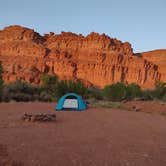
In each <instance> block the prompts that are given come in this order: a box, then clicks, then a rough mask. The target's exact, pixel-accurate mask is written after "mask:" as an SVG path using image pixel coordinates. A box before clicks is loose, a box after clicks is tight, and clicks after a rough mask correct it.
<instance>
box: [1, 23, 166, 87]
mask: <svg viewBox="0 0 166 166" xmlns="http://www.w3.org/2000/svg"><path fill="white" fill-rule="evenodd" d="M163 60H164V63H163ZM165 60H166V50H161V51H160V50H158V51H152V52H147V53H140V54H134V53H133V50H132V47H131V44H130V43H128V42H125V43H122V42H121V41H119V40H117V39H112V38H110V37H109V36H107V35H105V34H101V35H100V34H98V33H94V32H92V33H90V34H89V35H87V36H83V35H81V34H80V35H77V34H74V33H71V32H62V33H61V34H54V33H53V32H51V33H49V34H45V35H44V36H41V35H40V34H39V33H37V32H35V31H34V30H32V29H28V28H25V27H21V26H9V27H6V28H4V29H3V30H1V31H0V61H2V64H3V68H4V73H3V78H4V80H5V81H6V82H12V81H15V80H17V79H21V80H25V81H27V82H30V83H34V84H40V76H41V74H42V73H48V74H50V75H57V76H58V77H59V78H60V79H71V80H76V79H81V80H82V81H83V82H84V83H85V84H86V85H88V86H89V85H94V86H97V87H100V88H102V87H104V86H105V85H108V84H112V83H116V82H119V81H123V82H125V83H127V84H129V83H132V82H135V83H137V84H139V85H140V86H141V87H142V88H153V87H154V83H155V82H156V81H166V72H165V68H166V67H165V65H164V64H166V63H165Z"/></svg>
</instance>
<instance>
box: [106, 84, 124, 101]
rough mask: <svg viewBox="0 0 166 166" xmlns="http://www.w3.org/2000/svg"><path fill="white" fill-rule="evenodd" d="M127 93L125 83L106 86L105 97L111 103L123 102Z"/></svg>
mask: <svg viewBox="0 0 166 166" xmlns="http://www.w3.org/2000/svg"><path fill="white" fill-rule="evenodd" d="M126 93H127V89H126V85H125V84H124V83H123V82H118V83H116V84H112V85H108V86H105V87H104V89H103V94H104V96H105V97H106V98H107V99H109V100H111V101H122V100H124V99H125V97H126Z"/></svg>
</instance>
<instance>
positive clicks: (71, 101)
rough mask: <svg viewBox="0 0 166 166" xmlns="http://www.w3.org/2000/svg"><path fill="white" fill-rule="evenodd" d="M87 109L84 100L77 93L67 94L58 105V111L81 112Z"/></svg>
mask: <svg viewBox="0 0 166 166" xmlns="http://www.w3.org/2000/svg"><path fill="white" fill-rule="evenodd" d="M85 109H87V106H86V104H85V103H84V101H83V100H82V98H81V97H80V96H78V95H77V94H75V93H67V94H65V95H64V96H62V97H61V98H60V99H59V101H58V103H57V105H56V110H57V111H61V110H75V111H80V110H85Z"/></svg>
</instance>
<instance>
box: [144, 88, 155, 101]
mask: <svg viewBox="0 0 166 166" xmlns="http://www.w3.org/2000/svg"><path fill="white" fill-rule="evenodd" d="M141 100H144V101H148V100H153V94H152V91H151V90H148V89H146V90H142V91H141Z"/></svg>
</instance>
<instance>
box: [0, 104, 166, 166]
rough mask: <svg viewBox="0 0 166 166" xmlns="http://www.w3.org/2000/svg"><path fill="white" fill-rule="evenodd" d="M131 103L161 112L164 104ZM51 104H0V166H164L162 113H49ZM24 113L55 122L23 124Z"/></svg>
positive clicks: (165, 133) (165, 135)
mask: <svg viewBox="0 0 166 166" xmlns="http://www.w3.org/2000/svg"><path fill="white" fill-rule="evenodd" d="M145 103H146V104H145ZM128 104H129V105H130V104H131V105H132V104H133V103H128ZM135 104H137V106H140V107H141V109H142V110H144V109H149V110H150V109H152V108H155V109H156V111H158V110H157V109H160V107H161V108H162V109H163V110H165V111H166V105H165V104H164V105H163V104H162V105H160V106H157V105H158V103H153V105H152V103H151V102H140V103H134V105H135ZM54 106H55V104H53V103H1V104H0V166H7V165H8V166H9V165H12V166H22V165H23V166H148V165H149V166H166V116H164V115H160V114H153V113H151V114H148V113H145V112H133V111H123V110H118V109H92V108H91V109H88V110H87V111H82V112H72V111H70V112H67V111H64V112H55V111H54ZM25 113H32V114H37V113H56V115H57V121H56V122H44V123H36V122H35V123H33V122H24V121H22V120H21V117H22V115H24V114H25ZM5 163H6V164H5Z"/></svg>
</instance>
